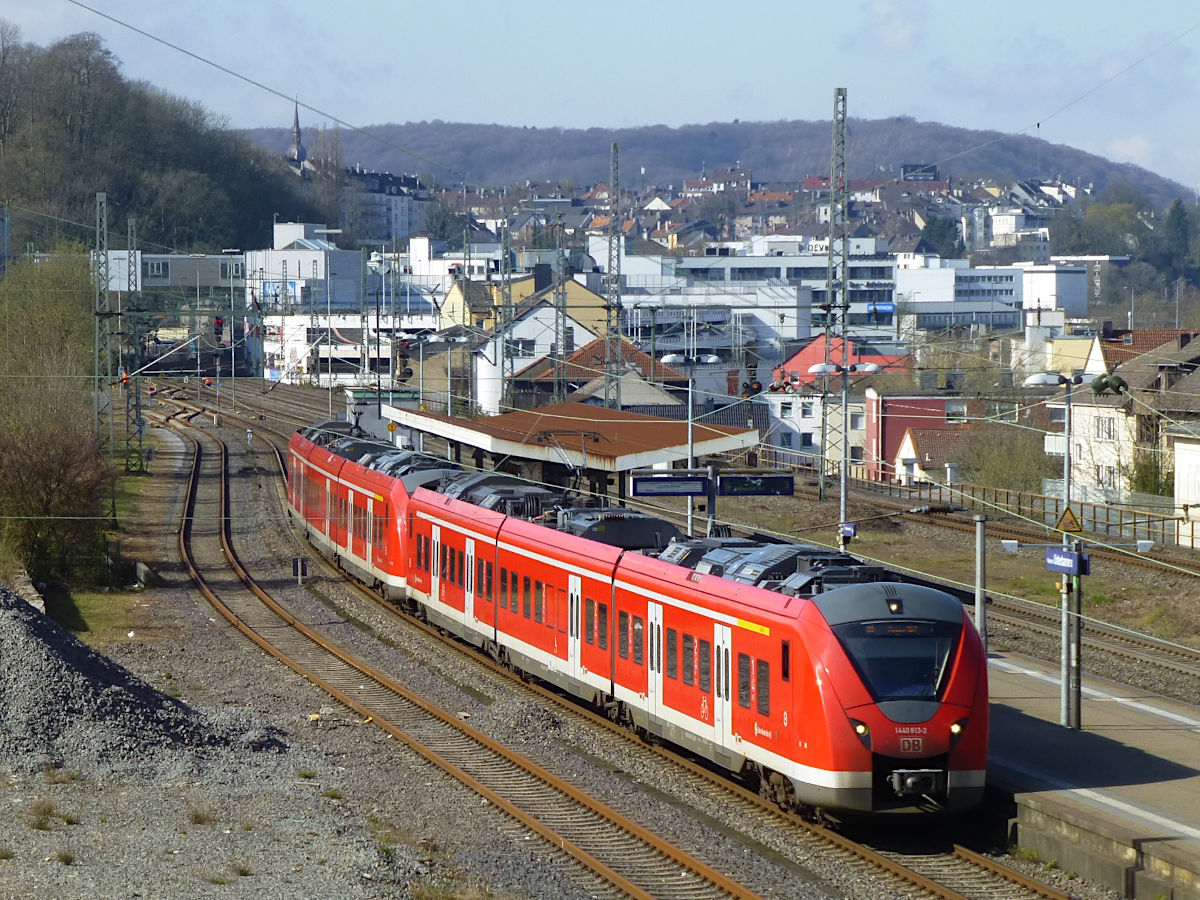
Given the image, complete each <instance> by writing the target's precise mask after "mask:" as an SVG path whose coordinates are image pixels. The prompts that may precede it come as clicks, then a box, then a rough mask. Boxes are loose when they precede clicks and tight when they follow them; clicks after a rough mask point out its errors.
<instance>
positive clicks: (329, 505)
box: [323, 478, 333, 541]
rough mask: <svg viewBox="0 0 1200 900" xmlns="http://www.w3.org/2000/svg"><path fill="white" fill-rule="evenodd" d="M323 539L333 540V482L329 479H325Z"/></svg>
mask: <svg viewBox="0 0 1200 900" xmlns="http://www.w3.org/2000/svg"><path fill="white" fill-rule="evenodd" d="M324 513H325V516H324V518H325V528H324V529H323V530H324V532H325V537H327V538H329V540H331V541H332V540H333V525H332V524H331V523H332V522H333V481H332V480H331V479H329V478H326V479H325V510H324Z"/></svg>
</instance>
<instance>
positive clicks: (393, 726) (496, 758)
mask: <svg viewBox="0 0 1200 900" xmlns="http://www.w3.org/2000/svg"><path fill="white" fill-rule="evenodd" d="M172 424H173V425H174V426H175V427H177V428H178V429H179V430H180V431H181V432H182V433H183V434H184V435H185V436H186V437H187V438H188V440H189V441H191V442H192V446H193V448H194V455H193V465H192V470H191V473H190V475H189V479H188V499H187V501H186V503H185V509H186V512H185V520H184V523H183V525H182V527H181V528H180V531H179V550H180V555H181V558H182V559H183V560H184V562H185V565H186V566H187V569H188V573H189V575H190V577H191V578H192V580H193V582H194V583H195V584H196V585H197V587H198V588H199V589H200V591H201V593H202V594H204V596H205V597H206V598H207V599H208V600H209V602H210V603H212V604H213V606H214V607H215V608H216V609H217V610H218V611H219V612H220V613H221V615H222V616H223V617H224V618H225V619H226V620H227V621H229V622H230V623H231V624H232V625H233V626H234V627H236V628H237V629H238V630H239V631H241V632H242V633H243V634H244V635H245V636H246V637H247V638H249V639H250V640H251V641H253V642H254V643H255V644H257V645H258V646H259V647H261V648H262V649H263V650H265V651H266V652H267V653H269V654H270V655H272V656H274V657H275V658H276V659H278V660H280V661H281V662H283V663H284V664H285V665H287V666H289V667H290V668H292V669H293V670H294V671H296V672H298V673H300V674H302V675H303V676H304V677H306V678H308V679H309V680H310V681H312V682H313V683H314V684H316V685H318V686H319V687H321V688H322V689H323V690H325V691H326V692H327V693H329V694H330V695H331V696H333V697H335V698H336V699H337V700H338V701H340V702H341V703H342V704H344V705H345V706H347V707H348V708H350V709H352V710H354V711H355V712H356V713H358V714H359V715H361V716H363V717H364V718H366V719H369V720H373V721H374V723H375V724H376V725H377V726H378V727H379V728H381V729H383V730H384V731H386V732H387V733H388V734H390V735H391V736H392V737H393V738H395V739H396V740H398V741H399V742H401V743H402V744H404V745H405V746H406V747H408V748H409V749H410V750H412V751H413V752H415V753H416V754H418V755H419V756H421V757H422V758H424V759H425V760H426V761H428V762H429V763H432V764H433V765H435V766H437V767H438V768H440V769H442V770H443V771H444V772H446V773H447V774H449V775H451V776H452V777H454V778H456V779H457V780H458V781H459V782H461V783H462V784H463V785H465V786H467V787H468V788H470V789H471V790H473V791H474V792H475V793H476V794H478V795H479V796H480V797H482V798H483V799H484V800H486V801H487V802H488V804H490V805H491V806H493V807H495V808H496V809H499V810H502V811H503V812H504V813H506V814H507V815H508V816H509V817H511V818H512V819H514V820H515V821H517V822H519V823H520V824H521V825H522V826H523V827H525V828H527V829H529V831H530V832H531V833H532V834H536V835H537V836H539V837H540V838H541V839H542V841H543V843H544V845H545V846H546V847H547V848H548V849H549V850H550V851H551V852H554V853H557V854H560V855H562V856H564V857H567V858H569V859H570V860H571V862H572V863H573V865H574V866H575V867H577V868H581V869H582V870H583V871H584V872H585V875H584V877H585V878H586V880H587V882H588V883H589V884H591V885H593V886H594V888H595V889H596V890H597V891H598V892H599V893H601V894H605V895H609V894H612V895H624V896H632V897H647V898H649V897H664V898H674V897H679V898H703V897H753V896H755V895H754V894H753V893H752V892H750V891H749V890H747V889H746V888H744V887H743V886H741V885H739V884H737V883H735V882H733V881H731V880H730V879H728V878H726V877H725V876H724V875H722V874H721V873H719V872H717V871H715V870H714V869H712V868H711V867H709V866H708V865H707V864H705V863H704V862H702V861H700V860H698V859H696V858H695V857H694V856H691V855H689V854H687V853H685V852H683V851H682V850H680V849H678V848H676V847H674V846H672V845H671V844H669V843H667V842H666V841H664V840H662V839H661V838H659V837H657V836H656V835H654V834H651V833H649V832H648V831H646V830H645V829H643V828H642V827H640V826H639V825H637V824H636V823H634V822H631V821H629V820H628V819H625V818H624V817H623V816H621V815H620V814H619V813H617V812H616V811H615V810H613V809H611V808H609V807H607V806H605V805H604V804H602V803H600V802H598V801H596V800H594V799H593V798H591V797H589V796H587V795H586V794H584V793H582V792H581V791H579V790H577V789H576V788H574V787H572V786H571V785H570V784H568V783H566V782H564V781H563V780H561V779H559V778H557V777H556V776H554V775H553V774H551V773H550V772H548V771H546V770H545V769H542V768H541V767H540V766H538V765H536V764H535V763H533V762H532V761H530V760H528V759H525V758H523V757H521V756H520V755H518V754H516V753H514V752H513V751H511V750H509V749H508V748H506V747H504V746H502V745H500V744H498V743H497V742H495V741H493V740H491V739H490V738H488V737H487V736H486V735H484V734H482V733H481V732H479V731H477V730H475V729H473V728H471V727H470V726H468V725H466V724H465V723H464V722H461V721H459V720H458V719H457V718H456V717H454V716H452V715H450V714H448V713H445V712H444V711H441V710H439V709H437V708H436V707H434V706H433V705H432V704H430V703H428V702H427V701H425V700H423V699H422V698H421V697H419V696H417V695H415V694H413V693H412V692H410V691H408V690H407V689H405V688H404V687H403V686H402V685H400V684H398V683H397V682H395V681H394V680H392V679H391V678H389V677H388V676H387V675H386V674H384V673H382V672H380V671H378V670H376V669H374V668H372V667H371V666H368V665H367V664H366V663H364V662H362V661H360V660H357V659H355V658H354V657H352V656H351V655H350V654H348V653H346V652H345V651H343V650H341V649H340V648H339V647H338V646H336V645H335V644H333V643H332V642H331V641H329V640H328V639H326V638H325V637H323V636H322V635H321V634H319V633H318V632H317V631H315V630H314V629H311V628H309V627H308V626H306V625H304V624H303V623H302V622H301V621H300V620H299V619H298V618H297V617H296V616H295V615H294V614H293V613H292V612H290V611H289V610H288V609H286V608H285V607H284V606H283V605H282V604H280V603H278V602H277V601H276V600H274V599H273V598H272V597H271V596H270V595H269V594H268V593H267V592H266V591H264V590H263V589H262V588H261V587H260V586H259V585H258V584H257V583H256V582H255V581H254V579H253V578H251V576H250V574H249V573H248V572H247V571H246V570H245V568H244V567H243V566H242V565H241V563H240V562H239V560H238V557H237V553H236V550H235V548H234V547H233V545H232V542H231V538H230V524H229V522H230V516H229V495H228V478H227V448H226V446H225V445H224V444H223V443H221V442H220V441H219V440H218V439H217V438H215V437H214V436H212V435H210V434H208V433H207V432H204V431H202V430H199V429H197V428H195V427H194V426H191V427H185V426H183V425H182V424H181V423H178V422H173V423H172ZM197 435H199V436H197ZM206 443H207V444H208V445H209V446H210V447H215V451H213V450H211V449H210V450H209V451H208V452H205V444H206Z"/></svg>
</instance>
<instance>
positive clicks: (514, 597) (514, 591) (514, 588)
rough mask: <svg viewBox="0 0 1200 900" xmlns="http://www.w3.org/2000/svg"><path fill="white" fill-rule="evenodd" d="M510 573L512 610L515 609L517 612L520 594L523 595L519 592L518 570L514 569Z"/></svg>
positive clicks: (509, 583)
mask: <svg viewBox="0 0 1200 900" xmlns="http://www.w3.org/2000/svg"><path fill="white" fill-rule="evenodd" d="M508 574H509V579H508V590H509V593H510V594H512V611H513V613H516V611H517V600H518V599H519V598H520V596H521V595H520V594H519V593H518V592H517V572H516V570H515V569H514V570H513V571H511V572H509V573H508Z"/></svg>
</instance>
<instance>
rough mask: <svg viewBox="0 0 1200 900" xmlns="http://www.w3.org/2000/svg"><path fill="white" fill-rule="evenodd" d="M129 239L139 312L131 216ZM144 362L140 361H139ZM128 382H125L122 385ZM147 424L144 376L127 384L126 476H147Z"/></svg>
mask: <svg viewBox="0 0 1200 900" xmlns="http://www.w3.org/2000/svg"><path fill="white" fill-rule="evenodd" d="M126 225H127V238H126V241H125V266H126V272H125V276H126V277H125V284H126V286H127V288H128V291H127V292H126V303H127V305H128V306H130V307H133V308H136V307H137V304H136V303H135V302H134V300H135V298H136V297H137V296H138V270H137V261H138V254H137V225H136V220H135V219H134V217H133V216H130V217H129V219H128V220H127V222H126ZM124 321H125V320H124V318H120V317H119V318H118V319H117V334H118V335H119V340H121V339H123V338H124V336H125V333H126V328H125V324H124ZM135 361H136V362H140V360H135ZM137 368H139V366H138V365H131V366H125V365H124V364H122V369H121V371H122V372H128V371H131V370H133V369H137ZM124 380H125V379H124V378H122V381H124ZM145 428H146V426H145V421H144V420H143V419H142V377H141V376H140V375H135V376H133V383H132V384H129V383H128V382H126V390H125V471H126V472H145V471H146V457H145V455H144V451H143V449H142V433H143V432H144V431H145Z"/></svg>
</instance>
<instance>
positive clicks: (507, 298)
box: [499, 210, 515, 412]
mask: <svg viewBox="0 0 1200 900" xmlns="http://www.w3.org/2000/svg"><path fill="white" fill-rule="evenodd" d="M512 326H513V298H512V232H510V231H509V230H508V211H507V210H505V212H504V227H503V228H502V229H501V230H500V328H499V333H500V410H501V412H508V411H510V410H511V409H512V408H513V374H514V371H515V367H514V365H513V347H512V334H511V333H510V332H511V331H512Z"/></svg>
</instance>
